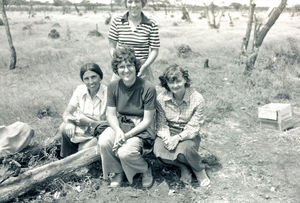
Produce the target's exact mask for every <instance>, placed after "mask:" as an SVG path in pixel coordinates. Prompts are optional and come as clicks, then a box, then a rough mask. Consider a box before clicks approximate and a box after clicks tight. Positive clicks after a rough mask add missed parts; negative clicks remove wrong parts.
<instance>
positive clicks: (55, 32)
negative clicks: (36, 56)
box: [48, 29, 60, 39]
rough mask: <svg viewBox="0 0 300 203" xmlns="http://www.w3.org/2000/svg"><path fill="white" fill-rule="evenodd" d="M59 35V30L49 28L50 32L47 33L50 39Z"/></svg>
mask: <svg viewBox="0 0 300 203" xmlns="http://www.w3.org/2000/svg"><path fill="white" fill-rule="evenodd" d="M59 36H60V35H59V32H58V31H57V30H56V29H52V30H50V32H49V34H48V37H49V38H52V39H57V38H59Z"/></svg>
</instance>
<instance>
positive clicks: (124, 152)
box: [118, 145, 142, 160]
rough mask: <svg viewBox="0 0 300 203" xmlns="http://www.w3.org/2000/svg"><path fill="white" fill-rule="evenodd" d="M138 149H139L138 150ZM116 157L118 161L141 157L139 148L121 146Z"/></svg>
mask: <svg viewBox="0 0 300 203" xmlns="http://www.w3.org/2000/svg"><path fill="white" fill-rule="evenodd" d="M139 148H140V149H139ZM118 156H119V158H120V159H122V160H125V159H132V158H133V157H137V156H142V155H141V147H138V146H130V145H123V146H122V147H120V148H119V149H118Z"/></svg>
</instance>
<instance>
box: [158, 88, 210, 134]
mask: <svg viewBox="0 0 300 203" xmlns="http://www.w3.org/2000/svg"><path fill="white" fill-rule="evenodd" d="M157 100H158V102H159V104H160V107H161V108H162V109H161V110H160V111H159V112H160V113H158V115H157V119H158V121H157V125H158V126H157V135H158V136H159V137H161V138H164V137H166V136H169V135H171V136H174V135H176V134H180V136H181V137H182V138H183V139H184V140H186V139H193V138H194V137H196V136H197V135H199V131H200V126H201V124H203V123H204V118H203V109H204V103H205V102H204V99H203V97H202V95H201V94H200V93H199V92H197V91H196V90H194V89H191V88H187V89H186V92H185V95H184V98H183V102H182V103H181V104H179V105H178V104H177V103H176V102H175V100H174V98H173V96H172V92H169V91H166V90H165V91H164V92H162V93H161V94H159V95H158V98H157ZM158 109H160V108H158Z"/></svg>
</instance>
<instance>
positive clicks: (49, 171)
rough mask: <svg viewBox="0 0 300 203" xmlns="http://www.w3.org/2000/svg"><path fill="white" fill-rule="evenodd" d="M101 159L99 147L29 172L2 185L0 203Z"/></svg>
mask: <svg viewBox="0 0 300 203" xmlns="http://www.w3.org/2000/svg"><path fill="white" fill-rule="evenodd" d="M99 159H100V153H99V152H98V147H97V146H95V147H91V148H88V149H84V150H82V151H79V152H77V153H75V154H73V155H71V156H68V157H66V158H64V159H61V160H58V161H54V162H52V163H48V164H46V165H43V166H40V167H37V168H33V169H31V170H28V171H26V172H24V173H22V174H20V175H19V176H18V177H11V178H9V179H7V180H6V181H4V182H3V183H2V184H1V185H0V202H6V201H9V200H11V199H13V198H16V197H18V196H20V195H23V194H25V193H26V192H28V191H29V190H31V189H33V188H34V187H35V186H36V185H38V184H41V183H43V182H45V181H49V180H51V179H54V178H56V177H59V176H61V175H64V174H67V173H69V172H72V171H74V170H76V169H78V168H81V167H84V166H87V165H89V164H91V163H93V162H95V161H97V160H99Z"/></svg>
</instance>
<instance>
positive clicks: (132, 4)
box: [126, 0, 143, 18]
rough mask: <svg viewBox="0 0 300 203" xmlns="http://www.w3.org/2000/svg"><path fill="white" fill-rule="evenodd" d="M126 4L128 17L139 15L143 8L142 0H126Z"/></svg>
mask: <svg viewBox="0 0 300 203" xmlns="http://www.w3.org/2000/svg"><path fill="white" fill-rule="evenodd" d="M126 5H127V9H128V11H129V16H130V17H133V18H136V17H140V15H141V13H142V9H143V4H142V0H127V4H126Z"/></svg>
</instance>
